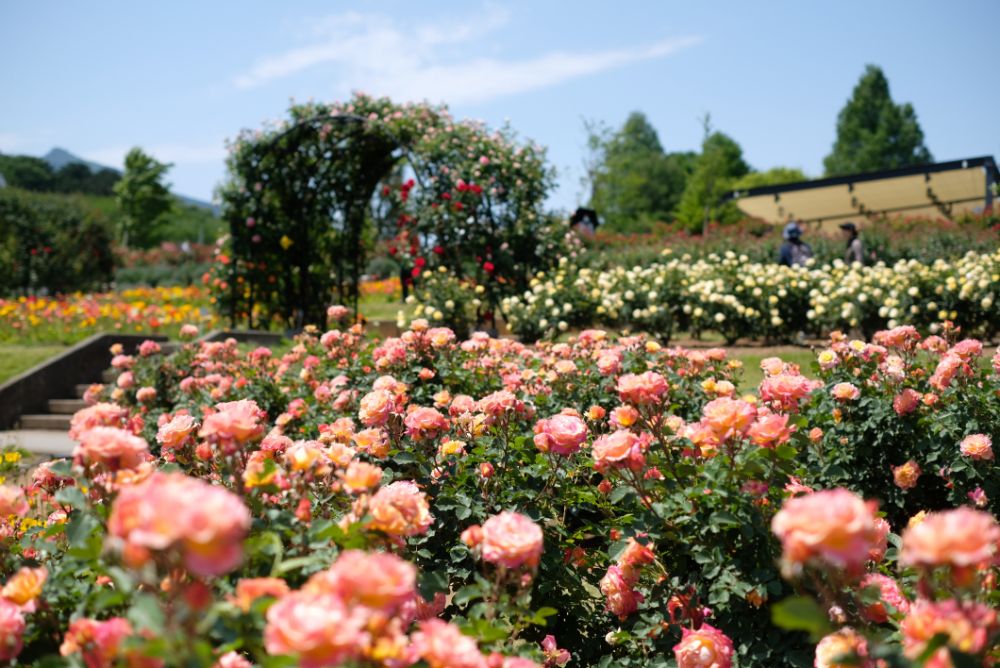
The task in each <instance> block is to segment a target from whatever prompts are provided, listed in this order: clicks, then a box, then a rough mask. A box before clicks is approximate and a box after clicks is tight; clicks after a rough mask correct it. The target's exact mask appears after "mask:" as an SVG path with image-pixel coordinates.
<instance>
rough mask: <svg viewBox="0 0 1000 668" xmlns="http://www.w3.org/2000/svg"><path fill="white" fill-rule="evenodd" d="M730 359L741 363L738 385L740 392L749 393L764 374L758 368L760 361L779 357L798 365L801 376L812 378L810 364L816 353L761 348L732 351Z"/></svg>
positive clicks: (803, 350) (802, 350)
mask: <svg viewBox="0 0 1000 668" xmlns="http://www.w3.org/2000/svg"><path fill="white" fill-rule="evenodd" d="M729 356H730V357H731V358H732V359H737V360H740V361H741V362H743V382H742V383H741V385H740V388H739V390H740V392H749V391H751V390H753V389H754V388H755V387H757V386H758V385H759V384H760V381H762V380H763V379H764V372H763V371H762V370H761V368H760V361H761V360H762V359H766V358H768V357H780V358H781V359H782V360H784V361H785V362H789V363H791V364H798V365H799V366H800V367H801V368H802V374H803V375H805V376H812V363H813V361H814V360H815V359H816V353H814V352H813V351H811V350H807V349H805V348H802V349H788V348H782V349H780V350H772V351H768V349H767V348H762V349H761V351H760V352H757V351H753V352H750V351H742V350H740V351H734V352H731V353H730V355H729Z"/></svg>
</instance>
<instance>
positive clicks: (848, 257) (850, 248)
mask: <svg viewBox="0 0 1000 668" xmlns="http://www.w3.org/2000/svg"><path fill="white" fill-rule="evenodd" d="M840 229H841V230H843V231H844V238H845V239H847V248H846V249H845V250H844V262H846V263H847V264H854V263H855V262H860V263H861V264H864V262H865V252H864V248H863V247H862V245H861V237H860V236H859V235H858V226H857V225H855V224H854V223H852V222H850V221H848V222H846V223H842V224H841V225H840Z"/></svg>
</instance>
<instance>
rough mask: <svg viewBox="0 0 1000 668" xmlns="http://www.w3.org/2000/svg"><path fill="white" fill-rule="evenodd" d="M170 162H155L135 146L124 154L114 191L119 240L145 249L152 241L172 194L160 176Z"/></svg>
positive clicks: (170, 203)
mask: <svg viewBox="0 0 1000 668" xmlns="http://www.w3.org/2000/svg"><path fill="white" fill-rule="evenodd" d="M171 167H172V165H170V164H166V163H162V162H159V161H157V160H156V159H155V158H153V157H152V156H150V155H147V154H146V153H144V152H143V150H142V149H140V148H138V147H136V148H133V149H132V150H131V151H129V152H128V155H126V156H125V173H124V174H123V175H122V178H121V179H120V180H119V181H118V182H117V183H116V184H115V186H114V192H115V196H116V198H117V201H118V207H119V209H120V210H121V213H122V217H121V228H122V229H121V242H122V245H123V246H125V247H126V248H127V247H128V246H129V245H130V244H131V245H133V246H136V247H139V248H145V247H146V246H148V245H149V244H150V243H152V242H153V241H154V240H156V239H157V238H158V237H157V233H158V231H159V228H160V227H162V225H163V222H164V217H165V215H166V214H167V213H168V212H170V210H171V209H172V208H173V206H174V197H173V195H171V194H170V189H169V186H167V185H165V184H164V183H163V179H164V177H165V176H166V174H167V172H168V171H169V170H170V168H171Z"/></svg>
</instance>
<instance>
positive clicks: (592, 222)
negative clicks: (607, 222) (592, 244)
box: [569, 207, 600, 238]
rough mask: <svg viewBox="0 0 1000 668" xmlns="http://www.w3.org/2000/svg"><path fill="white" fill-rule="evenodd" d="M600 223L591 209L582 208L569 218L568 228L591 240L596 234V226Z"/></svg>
mask: <svg viewBox="0 0 1000 668" xmlns="http://www.w3.org/2000/svg"><path fill="white" fill-rule="evenodd" d="M598 225H600V223H599V222H598V220H597V212H596V211H594V210H593V209H585V208H583V207H580V208H578V209H577V210H576V211H574V212H573V215H572V216H570V219H569V226H570V228H572V229H574V230H576V231H577V233H579V234H580V235H581V236H584V237H587V238H592V237H593V236H594V233H595V232H597V226H598Z"/></svg>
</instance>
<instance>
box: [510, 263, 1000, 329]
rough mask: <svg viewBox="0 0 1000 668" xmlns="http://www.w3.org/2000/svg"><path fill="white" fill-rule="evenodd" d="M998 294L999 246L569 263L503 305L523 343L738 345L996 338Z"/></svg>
mask: <svg viewBox="0 0 1000 668" xmlns="http://www.w3.org/2000/svg"><path fill="white" fill-rule="evenodd" d="M998 293H1000V250H998V251H996V252H994V253H991V254H977V253H972V252H970V253H968V254H966V255H964V256H962V257H960V258H958V259H956V260H952V261H943V260H938V261H936V262H934V263H933V264H929V265H927V264H922V263H920V262H916V261H901V262H899V263H897V264H895V265H893V266H886V265H884V264H878V265H875V266H870V267H865V266H862V265H860V264H855V265H845V264H844V263H843V262H840V261H836V262H834V263H833V264H827V265H823V266H815V265H814V266H808V267H785V266H781V265H775V264H762V263H756V262H750V261H749V259H748V258H747V257H746V256H744V255H738V254H736V253H735V252H727V253H725V254H724V255H711V256H708V257H707V258H704V259H701V260H697V261H693V260H692V259H691V258H690V257H688V256H684V257H679V258H675V257H670V256H669V255H666V256H665V257H663V259H661V260H660V261H658V262H656V263H653V264H651V265H649V266H646V267H632V268H624V267H617V268H613V269H609V270H605V271H595V270H592V269H587V268H575V267H572V266H570V265H569V263H568V262H563V263H561V265H560V266H559V267H558V268H557V270H555V271H553V272H551V273H549V274H541V273H540V274H538V275H537V276H536V277H535V278H534V280H533V281H532V282H531V288H530V290H528V291H526V292H524V293H523V294H520V295H516V296H512V297H508V298H506V299H504V300H503V302H502V304H501V306H502V311H503V314H504V317H505V319H506V320H507V323H508V325H509V326H510V328H511V329H512V330H513V331H515V332H517V333H519V334H521V335H522V336H524V337H525V338H536V337H552V336H556V335H558V332H560V331H564V330H566V329H567V328H568V327H588V326H595V325H599V326H605V327H614V328H618V329H621V330H624V331H639V330H642V331H646V332H649V333H651V334H654V335H658V336H661V337H663V338H669V336H670V335H671V334H672V333H674V332H676V331H678V330H687V331H693V332H699V331H706V330H713V331H716V332H719V333H720V334H722V335H723V336H724V337H725V338H726V339H727V340H730V341H735V340H736V339H738V338H743V337H749V338H755V339H774V340H777V339H790V338H793V337H794V336H796V335H797V334H798V333H799V332H807V333H812V334H817V335H818V334H821V333H824V332H827V331H830V330H833V329H861V330H864V331H869V330H870V331H875V330H876V329H880V328H884V327H894V326H896V325H899V324H904V323H906V324H913V325H917V326H920V327H922V328H924V329H926V330H929V331H935V330H936V329H937V328H938V327H939V326H940V323H942V322H943V321H945V320H951V321H954V322H956V323H957V324H959V325H960V326H962V327H963V328H964V329H965V331H966V333H968V334H976V333H978V334H986V335H990V334H992V333H993V332H996V331H998V330H1000V312H998V311H1000V309H995V308H993V305H994V301H995V299H996V295H997V294H998Z"/></svg>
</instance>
